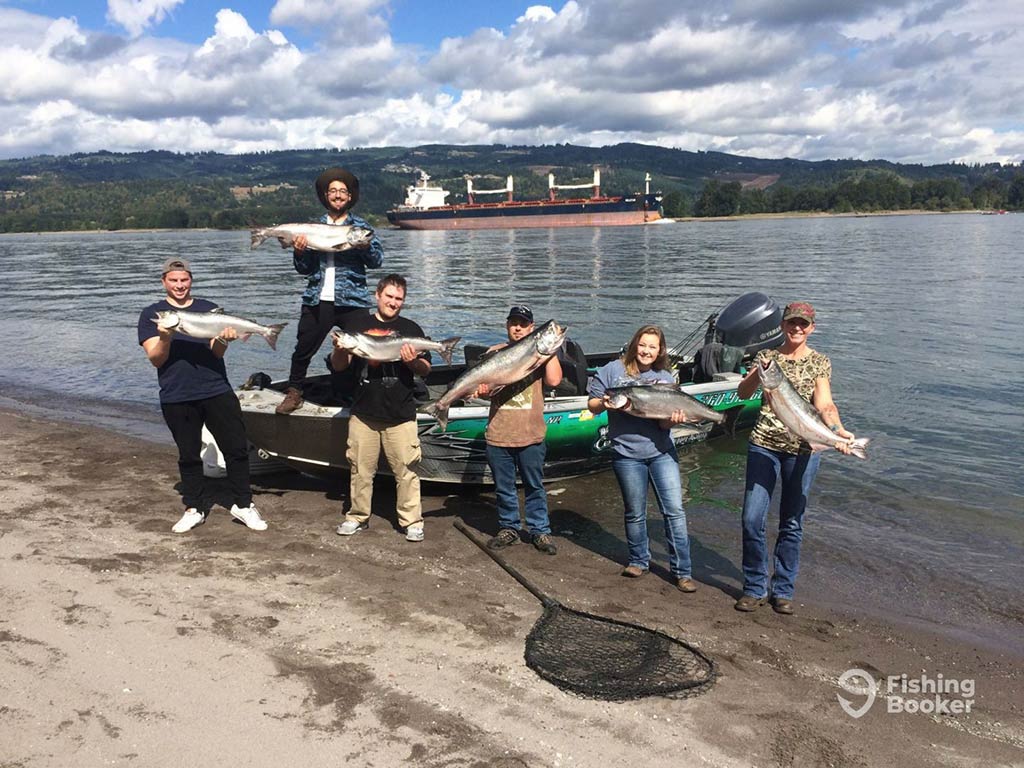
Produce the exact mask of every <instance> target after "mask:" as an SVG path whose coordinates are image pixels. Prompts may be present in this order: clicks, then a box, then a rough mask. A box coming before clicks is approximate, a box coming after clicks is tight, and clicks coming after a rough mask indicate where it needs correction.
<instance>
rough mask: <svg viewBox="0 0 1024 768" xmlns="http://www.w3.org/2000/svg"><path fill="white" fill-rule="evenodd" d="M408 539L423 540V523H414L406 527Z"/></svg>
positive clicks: (406, 537) (406, 538)
mask: <svg viewBox="0 0 1024 768" xmlns="http://www.w3.org/2000/svg"><path fill="white" fill-rule="evenodd" d="M405 540H406V541H423V523H413V524H412V525H410V526H409V527H408V528H406V529H405Z"/></svg>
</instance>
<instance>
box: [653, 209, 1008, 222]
mask: <svg viewBox="0 0 1024 768" xmlns="http://www.w3.org/2000/svg"><path fill="white" fill-rule="evenodd" d="M987 213H992V211H988V210H981V209H972V210H968V211H928V210H925V209H923V208H912V209H907V210H901V211H850V212H848V213H831V212H829V211H786V212H784V213H744V214H737V215H734V216H681V217H679V218H670V217H669V218H668V220H669V221H677V222H679V221H686V222H689V221H698V222H700V221H743V220H744V219H865V218H869V217H873V216H922V215H923V216H942V215H950V214H975V215H976V214H987Z"/></svg>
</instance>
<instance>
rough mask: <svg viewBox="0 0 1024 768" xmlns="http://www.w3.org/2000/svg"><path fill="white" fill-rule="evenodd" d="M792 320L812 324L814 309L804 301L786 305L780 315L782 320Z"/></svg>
mask: <svg viewBox="0 0 1024 768" xmlns="http://www.w3.org/2000/svg"><path fill="white" fill-rule="evenodd" d="M793 318H798V319H800V320H806V321H807V322H808V323H813V322H814V307H812V306H811V305H810V304H808V303H807V302H806V301H794V302H792V303H791V304H787V305H786V311H785V312H783V313H782V319H783V320H792V319H793Z"/></svg>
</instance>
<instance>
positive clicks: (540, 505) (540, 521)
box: [487, 443, 551, 536]
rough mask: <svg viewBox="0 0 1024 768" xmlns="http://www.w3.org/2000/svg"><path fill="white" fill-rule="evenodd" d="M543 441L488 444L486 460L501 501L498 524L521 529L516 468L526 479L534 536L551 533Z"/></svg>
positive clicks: (528, 521)
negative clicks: (520, 444) (508, 445)
mask: <svg viewBox="0 0 1024 768" xmlns="http://www.w3.org/2000/svg"><path fill="white" fill-rule="evenodd" d="M546 453H547V446H546V445H545V444H544V443H536V444H535V445H527V446H525V447H523V448H501V447H499V446H496V445H490V444H488V445H487V463H488V464H489V465H490V466H491V474H492V475H493V476H494V495H495V497H496V498H497V501H498V527H499V528H510V529H512V530H513V531H518V530H519V528H520V523H519V491H517V490H516V472H517V471H518V472H519V478H520V480H522V481H523V494H524V495H525V497H526V530H528V531H529V532H530V533H531V534H533V535H534V536H539V535H540V534H542V533H551V523H550V522H549V521H548V494H547V491H545V490H544V456H545V454H546Z"/></svg>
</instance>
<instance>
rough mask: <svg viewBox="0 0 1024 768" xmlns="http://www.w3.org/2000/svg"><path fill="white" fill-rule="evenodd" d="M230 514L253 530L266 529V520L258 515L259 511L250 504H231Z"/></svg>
mask: <svg viewBox="0 0 1024 768" xmlns="http://www.w3.org/2000/svg"><path fill="white" fill-rule="evenodd" d="M231 516H232V517H233V518H235V520H241V521H242V522H243V523H245V524H246V525H247V526H248V527H249V528H252V529H253V530H254V531H265V530H267V523H266V521H265V520H264V519H263V518H262V517H260V511H259V510H258V509H256V507H254V506H253V505H252V504H250V505H249V506H248V507H240V506H238V505H237V504H232V505H231Z"/></svg>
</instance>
